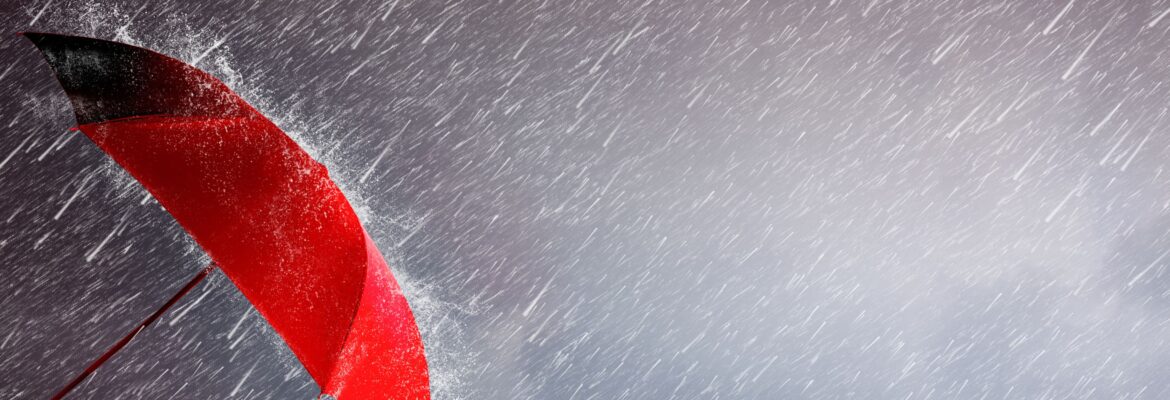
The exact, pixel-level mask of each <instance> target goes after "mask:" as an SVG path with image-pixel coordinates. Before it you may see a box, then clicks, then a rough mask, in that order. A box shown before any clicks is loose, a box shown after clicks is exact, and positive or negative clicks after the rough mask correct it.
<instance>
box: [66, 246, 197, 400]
mask: <svg viewBox="0 0 1170 400" xmlns="http://www.w3.org/2000/svg"><path fill="white" fill-rule="evenodd" d="M213 269H215V263H211V264H207V266H206V267H204V268H203V270H202V271H199V273H198V274H196V275H195V277H194V278H191V281H190V282H187V284H186V285H184V286H183V288H182V289H179V292H178V293H175V295H174V296H171V299H170V300H167V302H166V304H163V306H162V307H161V308H159V309H158V311H155V312H154V314H151V315H150V316H149V317H147V318H146V320H145V321H142V323H141V324H138V326H136V327H134V329H132V330H130V333H128V334H126V336H124V337H122V340H119V341H118V343H114V345H113V346H111V347H110V349H109V350H106V352H105V354H102V356H101V357H98V359H97V360H94V362H93V363H92V364H90V365H89V368H86V369H85V371H82V372H81V374H80V375H77V377H76V378H73V380H72V381H70V382H69V384H68V385H65V387H64V388H62V389H61V391H59V392H57V394H56V395H53V397H52V400H60V399H61V398H63V397H65V395H67V394H69V392H70V391H72V390H73V389H74V388H76V387H77V385H79V384H81V382H82V381H85V378H86V377H88V376H89V375H90V374H92V373H93V372H94V371H96V370H97V369H98V367H101V366H102V364H104V363H105V362H106V361H107V360H109V359H110V357H113V356H114V354H117V353H118V351H119V350H122V348H123V347H125V346H126V344H128V343H130V340H132V339H134V336H137V335H138V333H139V332H142V330H143V329H146V327H147V326H149V325H150V324H152V323H154V321H155V320H157V319H158V318H159V317H161V316H162V315H163V314H165V313H166V312H167V310H168V309H170V308H171V306H174V305H175V303H178V302H179V299H181V298H183V296H184V295H186V294H187V293H189V292H190V291H191V289H194V288H195V285H198V284H199V282H201V281H203V278H206V277H207V275H208V274H210V273H211V270H213Z"/></svg>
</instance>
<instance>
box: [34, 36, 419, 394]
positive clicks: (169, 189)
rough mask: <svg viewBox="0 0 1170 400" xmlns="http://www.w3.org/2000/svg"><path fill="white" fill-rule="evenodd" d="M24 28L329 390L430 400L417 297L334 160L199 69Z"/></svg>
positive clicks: (118, 155)
mask: <svg viewBox="0 0 1170 400" xmlns="http://www.w3.org/2000/svg"><path fill="white" fill-rule="evenodd" d="M25 36H27V37H28V38H29V39H31V40H32V42H33V43H34V44H36V46H37V47H38V48H40V50H41V51H42V52H43V53H44V55H45V58H46V59H47V60H48V62H49V65H50V66H51V67H52V68H53V70H54V71H55V72H56V75H57V79H58V80H59V81H60V82H61V86H62V87H64V89H65V92H66V93H67V94H68V95H69V99H70V101H71V102H72V103H73V109H74V112H75V113H76V116H77V122H78V124H79V128H80V130H81V131H82V132H83V133H85V135H86V136H88V137H89V138H90V139H91V140H92V141H93V142H94V143H96V144H97V145H98V147H100V148H101V149H102V150H103V151H105V152H106V154H108V155H109V156H110V157H112V158H113V159H114V160H115V161H117V162H118V164H120V165H121V166H122V167H123V168H125V169H126V170H127V171H129V172H130V174H131V175H133V176H134V178H136V179H137V180H138V181H139V182H140V183H141V184H142V185H143V186H144V187H145V188H146V189H147V190H148V191H150V193H151V194H152V195H153V196H154V198H156V199H158V201H159V203H161V204H162V206H163V207H164V208H166V210H167V211H168V212H170V214H171V215H172V216H174V217H175V219H176V220H178V222H179V224H180V225H182V226H183V228H184V229H186V231H187V232H188V233H190V234H191V236H192V237H194V239H195V241H196V242H198V243H199V245H200V246H201V247H202V248H203V249H204V251H206V252H207V253H208V255H210V256H211V259H212V260H213V263H214V264H213V265H215V266H218V267H219V268H220V269H222V270H223V272H224V273H225V274H226V275H227V277H228V278H229V279H230V280H231V281H232V282H233V283H234V284H235V285H236V287H237V288H239V290H240V291H241V292H242V293H243V294H244V296H245V297H247V298H248V300H249V301H250V302H251V303H252V305H253V306H255V307H256V309H257V310H258V311H259V312H260V314H261V315H263V316H264V318H265V319H266V320H267V321H268V323H269V324H271V325H272V327H273V328H274V329H275V330H276V332H277V333H279V334H280V336H281V337H282V338H283V339H284V341H285V343H287V344H288V346H289V348H290V349H292V351H293V354H295V355H296V357H297V358H298V359H299V360H300V362H301V363H302V364H304V366H305V369H306V370H307V371H308V372H309V375H311V376H312V377H313V379H314V380H315V381H316V382H317V384H318V385H320V387H321V388H322V394H325V395H330V396H334V397H336V398H338V399H340V400H346V399H353V400H357V399H385V398H392V399H427V398H429V397H430V389H429V382H428V376H427V364H426V357H425V354H424V351H423V344H422V339H421V338H420V336H419V332H418V327H417V326H416V325H415V321H414V316H413V314H412V313H411V311H410V306H409V305H408V304H407V302H406V298H405V297H404V296H403V293H402V291H401V289H400V288H399V287H398V284H397V282H396V281H395V280H394V277H393V276H392V275H391V274H390V270H389V268H388V267H387V265H386V262H385V261H384V259H383V257H382V254H381V253H380V252H379V251H378V248H377V247H376V246H375V245H374V242H373V241H372V240H370V237H369V235H368V234H367V233H366V231H365V229H363V228H362V225H361V222H360V221H359V220H358V217H357V215H356V214H355V213H354V211H353V209H352V208H351V206H350V204H349V202H348V201H346V199H345V196H344V195H343V194H342V193H341V191H340V190H339V189H338V188H337V185H336V184H334V182H333V181H332V180H331V179H330V178H329V172H328V171H327V170H326V169H325V167H324V166H323V165H321V164H320V163H318V162H317V161H315V160H313V159H312V158H311V157H310V156H309V155H308V154H307V153H305V152H304V150H302V149H301V148H300V147H299V146H298V145H297V144H296V143H295V142H294V141H293V140H292V139H290V138H289V137H288V136H287V135H285V133H284V132H282V131H281V130H280V128H278V127H277V126H276V125H275V124H273V123H272V122H271V121H269V120H268V119H267V118H265V117H264V116H263V115H262V114H260V113H259V112H258V111H256V109H254V108H252V106H250V105H249V104H248V103H247V102H245V101H244V100H243V99H241V98H240V97H239V96H237V95H236V94H235V93H233V92H232V91H231V90H230V89H228V88H227V86H225V85H224V84H223V83H222V82H220V81H219V80H217V79H215V78H214V77H212V76H211V75H209V74H207V73H205V72H203V71H200V70H199V69H197V68H195V67H192V66H190V65H187V64H185V63H183V62H181V61H178V60H175V59H173V58H170V57H167V56H164V55H162V54H159V53H156V52H153V51H150V50H146V49H143V48H139V47H134V46H129V45H125V44H121V43H115V42H109V41H105V40H98V39H90V38H82V37H74V36H63V35H53V34H42V33H26V34H25ZM209 270H210V267H209V269H207V270H205V271H204V272H203V273H201V274H199V275H198V276H197V277H196V279H194V280H193V281H192V282H191V283H190V284H188V285H187V287H185V288H184V290H183V291H181V292H180V293H179V294H178V295H176V296H175V298H174V299H172V300H171V301H170V302H168V304H167V305H165V306H164V307H163V308H162V309H160V310H159V311H158V312H157V313H156V314H155V315H152V316H151V318H148V319H147V320H146V322H144V323H143V324H142V325H141V326H139V327H138V328H137V329H135V331H133V332H131V334H130V335H128V336H127V337H126V338H125V339H123V341H122V342H119V343H118V344H116V345H115V346H114V347H113V348H112V349H111V350H110V351H109V352H108V353H107V354H106V355H104V356H103V357H102V358H100V359H99V360H98V361H96V362H95V363H94V364H93V365H92V366H91V367H90V368H89V369H87V370H86V372H85V373H83V374H82V375H81V376H79V377H78V379H77V380H75V382H74V383H72V384H70V385H69V386H67V387H66V389H65V390H63V391H62V393H60V394H59V396H63V395H64V394H65V393H67V392H68V390H69V389H71V388H72V386H74V385H75V384H76V383H78V382H80V381H81V380H82V379H84V377H85V375H87V374H88V373H89V372H92V371H93V369H96V368H97V367H98V366H99V365H100V364H101V363H102V362H104V361H105V359H107V358H109V356H110V355H112V354H113V353H114V352H116V351H117V350H118V349H120V348H121V346H122V345H124V344H125V343H126V342H129V340H130V339H131V338H132V337H133V335H134V334H135V333H137V332H138V331H140V330H141V329H142V328H144V327H145V326H146V325H148V324H149V323H150V322H152V321H153V320H154V319H155V318H157V317H158V316H159V315H161V314H162V313H163V312H165V310H166V308H167V307H169V306H170V305H171V304H173V303H174V302H175V301H176V300H178V298H179V297H181V296H182V295H183V294H184V293H185V292H186V291H188V290H190V288H191V287H193V286H194V285H195V284H196V283H198V281H199V280H200V279H201V278H202V277H203V276H205V275H206V273H207V272H208V271H209Z"/></svg>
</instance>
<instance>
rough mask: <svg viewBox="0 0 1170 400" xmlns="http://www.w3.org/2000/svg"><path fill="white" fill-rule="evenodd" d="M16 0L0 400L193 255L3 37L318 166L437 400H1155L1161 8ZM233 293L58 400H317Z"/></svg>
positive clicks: (1167, 92)
mask: <svg viewBox="0 0 1170 400" xmlns="http://www.w3.org/2000/svg"><path fill="white" fill-rule="evenodd" d="M87 3H88V2H82V1H69V0H51V1H47V2H46V1H15V2H14V1H12V0H7V1H5V2H4V4H3V5H0V27H2V28H0V32H8V33H4V34H3V35H2V36H0V90H3V94H4V95H3V96H0V102H2V103H3V105H2V106H0V268H3V269H2V271H3V275H2V276H3V279H2V280H0V321H3V322H4V323H3V324H0V397H12V398H44V397H46V396H47V393H49V392H51V391H52V390H53V389H55V388H57V387H59V386H60V385H62V384H63V383H64V382H66V381H68V379H69V378H70V377H71V376H72V374H73V373H75V372H76V371H77V370H78V369H80V368H81V367H82V366H83V365H85V364H86V363H88V362H89V360H91V359H92V358H94V357H95V356H96V355H97V354H99V353H100V352H101V351H102V350H103V349H104V348H105V347H106V346H108V345H109V344H110V343H111V342H112V341H114V340H116V338H117V337H118V336H120V335H121V334H122V333H123V332H124V331H125V330H126V329H128V327H129V326H131V325H132V324H133V323H134V321H136V320H137V319H139V318H141V317H142V316H145V315H146V314H148V313H149V312H150V310H152V309H153V307H154V306H155V305H157V304H158V303H160V302H161V301H162V300H163V299H165V298H166V297H168V296H169V294H170V293H171V292H173V291H174V290H175V289H176V288H177V287H178V286H179V285H180V284H181V282H183V281H185V280H186V279H187V277H189V276H190V275H192V274H193V273H194V272H195V271H197V270H198V269H199V268H200V267H201V266H202V264H203V263H204V262H205V261H206V258H205V256H204V255H202V253H201V251H200V250H199V249H198V248H197V247H195V246H194V245H193V243H192V242H191V241H190V240H189V239H188V238H186V237H185V235H184V233H183V232H182V230H181V229H179V228H178V226H177V225H176V224H175V223H174V222H173V221H172V220H171V219H170V217H169V216H167V215H166V213H165V212H163V211H162V210H160V209H159V207H158V206H157V204H156V203H154V202H152V201H151V200H150V199H149V198H148V197H146V196H145V193H144V191H143V190H142V189H141V188H140V187H138V186H137V184H136V183H134V182H133V180H132V179H131V178H129V177H128V176H127V175H126V174H125V173H123V172H121V171H120V170H118V168H117V167H116V166H115V165H113V164H112V163H111V162H110V161H108V160H107V159H106V158H105V157H104V156H103V155H102V154H101V153H100V152H99V151H98V150H97V149H96V148H95V147H94V146H93V145H92V144H90V143H89V142H88V141H87V140H85V139H84V137H79V135H78V134H77V133H75V132H70V131H68V128H69V127H70V126H71V125H72V124H73V120H72V115H71V113H70V110H69V108H68V105H67V103H66V102H65V99H64V96H63V94H62V93H61V92H60V89H59V87H58V86H57V85H56V83H55V82H54V81H53V79H52V77H51V75H50V73H49V71H48V69H47V67H46V65H45V64H44V63H43V61H41V59H40V58H39V56H38V55H37V54H36V53H35V51H34V49H33V47H32V46H31V45H30V44H29V43H27V42H26V41H25V40H24V39H22V38H19V37H16V36H14V35H10V33H11V32H16V31H21V30H41V31H51V32H60V33H74V34H82V35H87V36H95V37H100V38H106V39H114V40H120V41H126V42H130V43H135V44H139V45H142V46H147V47H150V48H153V49H157V50H160V51H163V52H165V53H168V54H171V55H174V56H176V57H179V58H182V59H184V60H187V61H189V62H195V63H197V65H198V66H200V67H202V68H205V69H207V70H208V71H210V72H212V73H213V74H215V75H216V76H218V77H220V78H221V79H223V80H224V81H225V82H227V83H228V84H229V85H230V86H232V87H233V88H236V89H237V90H238V91H239V92H240V93H241V94H242V95H243V96H244V97H245V98H246V99H247V100H249V101H251V102H253V103H254V104H256V105H257V106H258V107H259V108H260V109H262V110H263V111H264V112H266V113H267V114H268V115H269V116H271V117H272V118H273V119H274V120H275V121H276V122H277V123H278V124H279V125H280V126H281V127H282V128H285V129H286V130H288V131H289V132H290V133H292V134H293V135H294V136H295V137H296V139H297V140H298V141H300V142H301V143H302V144H303V145H304V146H306V147H307V148H308V149H309V151H310V152H311V153H312V154H314V155H315V156H316V157H318V158H319V159H320V160H321V161H323V162H324V163H325V164H326V165H328V166H329V167H330V170H331V172H332V174H333V176H334V177H335V178H337V179H338V181H339V183H340V184H341V185H342V186H343V188H344V190H345V191H346V193H347V195H348V196H349V197H350V198H351V200H352V201H353V202H354V203H355V205H356V206H357V207H358V208H359V209H360V213H361V214H362V218H363V220H364V221H365V222H366V224H367V226H368V227H369V228H370V229H371V230H372V231H373V234H374V236H375V238H376V239H377V241H378V242H379V243H380V244H381V246H382V248H383V250H385V251H386V252H387V253H388V255H389V257H390V258H391V261H392V265H393V268H394V270H395V273H396V274H397V276H398V278H399V279H400V281H402V282H403V284H404V285H405V286H406V290H407V294H408V297H409V299H410V301H411V303H412V305H413V307H414V308H415V310H416V312H417V313H418V315H419V322H420V325H421V328H422V329H423V331H424V339H425V342H426V345H427V347H428V356H429V358H430V361H431V373H432V376H433V379H434V391H435V397H436V398H440V399H458V398H466V399H668V398H671V399H839V398H860V399H984V398H986V399H1000V398H1008V399H1041V398H1054V399H1055V398H1059V399H1137V398H1141V399H1164V398H1167V397H1168V396H1170V379H1167V376H1168V375H1170V368H1167V366H1168V365H1170V344H1168V343H1167V339H1168V338H1170V276H1168V275H1167V274H1168V272H1170V271H1167V266H1170V256H1168V255H1167V254H1168V252H1170V246H1168V240H1170V237H1168V236H1167V232H1170V214H1168V213H1167V208H1168V207H1170V171H1166V166H1167V164H1166V162H1165V161H1164V160H1166V159H1167V156H1168V154H1167V153H1168V151H1170V147H1168V146H1170V135H1168V133H1167V132H1166V127H1167V126H1168V125H1170V121H1168V120H1167V113H1168V110H1167V106H1166V104H1167V101H1166V100H1167V99H1168V98H1170V46H1167V43H1170V34H1168V30H1170V16H1167V17H1166V19H1162V18H1161V17H1163V16H1166V14H1167V10H1170V1H1166V0H1138V1H1120V0H1119V1H1088V0H1078V1H1075V2H1066V1H1065V0H1060V1H1050V0H1038V1H1031V0H1019V1H958V0H952V1H939V0H931V1H917V2H914V1H907V2H901V1H885V0H865V1H836V0H825V1H792V2H780V1H777V2H768V1H761V0H755V1H742V0H737V1H720V0H714V1H712V0H700V1H673V0H671V1H666V0H643V1H630V2H619V1H600V2H566V1H554V0H549V1H471V0H467V1H408V0H402V1H394V0H390V1H386V2H378V3H375V2H368V3H367V2H356V1H347V2H338V3H334V4H321V3H324V2H318V1H288V2H286V1H280V2H276V1H273V2H251V1H240V0H232V1H201V2H191V1H177V0H172V1H154V2H142V3H134V2H117V1H102V2H98V3H93V4H87ZM316 393H317V392H316V387H315V385H314V384H313V383H312V380H311V379H310V378H309V377H308V376H307V374H305V373H304V371H303V370H301V367H300V366H299V365H298V364H297V363H296V361H295V359H294V358H293V357H292V356H291V354H290V353H289V351H288V350H287V349H286V348H285V347H284V345H283V344H282V343H281V341H280V339H279V338H278V337H277V336H276V335H275V334H274V333H273V332H272V331H271V329H270V328H269V327H267V325H265V323H264V322H263V321H262V320H261V319H260V318H259V317H257V316H256V315H255V313H254V311H250V307H249V305H248V303H247V301H246V300H245V299H243V298H242V297H241V296H240V295H239V294H238V293H237V292H236V291H235V289H234V288H233V287H232V286H231V284H230V283H229V282H227V280H226V279H225V278H223V277H222V276H220V275H217V276H216V277H214V278H213V279H212V280H211V283H210V284H206V285H204V286H201V287H200V288H199V289H197V290H196V291H195V292H193V293H192V294H191V295H190V296H189V297H188V298H187V299H186V300H185V301H184V302H183V303H181V304H180V305H179V306H178V308H177V309H176V310H175V311H173V312H171V313H170V314H168V316H167V317H166V318H164V320H163V322H162V323H161V324H160V325H159V326H156V327H153V328H151V329H149V330H148V331H147V332H145V333H144V334H143V335H142V336H140V337H139V338H138V339H136V340H135V341H134V342H133V343H132V344H131V345H130V346H129V347H128V348H127V350H126V351H125V352H124V353H123V354H121V355H120V356H119V357H117V358H116V359H114V360H113V361H112V363H111V365H109V366H107V367H106V368H104V369H102V370H101V371H100V372H99V373H98V375H97V376H96V377H95V378H93V379H91V380H90V381H89V382H88V383H87V384H86V385H85V386H84V387H82V388H81V389H80V393H79V395H77V398H168V397H175V398H191V399H205V398H274V399H285V398H305V399H308V398H312V397H313V396H314V395H315V394H316Z"/></svg>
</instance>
